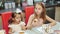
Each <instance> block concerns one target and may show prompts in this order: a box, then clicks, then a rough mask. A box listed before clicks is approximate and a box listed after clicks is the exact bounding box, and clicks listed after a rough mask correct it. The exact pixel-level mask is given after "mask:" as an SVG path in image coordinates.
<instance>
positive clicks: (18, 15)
mask: <svg viewBox="0 0 60 34" xmlns="http://www.w3.org/2000/svg"><path fill="white" fill-rule="evenodd" d="M14 21H15V22H16V23H20V21H21V15H20V14H16V16H15V18H14Z"/></svg>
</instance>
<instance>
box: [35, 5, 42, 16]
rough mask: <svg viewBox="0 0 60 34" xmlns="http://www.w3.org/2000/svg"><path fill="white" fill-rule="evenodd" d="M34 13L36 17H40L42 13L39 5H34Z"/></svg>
mask: <svg viewBox="0 0 60 34" xmlns="http://www.w3.org/2000/svg"><path fill="white" fill-rule="evenodd" d="M35 13H36V14H37V15H40V14H41V13H42V7H41V5H39V4H36V5H35Z"/></svg>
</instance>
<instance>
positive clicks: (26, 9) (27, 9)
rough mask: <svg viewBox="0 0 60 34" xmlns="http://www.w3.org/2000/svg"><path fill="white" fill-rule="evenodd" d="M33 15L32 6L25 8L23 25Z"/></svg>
mask: <svg viewBox="0 0 60 34" xmlns="http://www.w3.org/2000/svg"><path fill="white" fill-rule="evenodd" d="M33 13H34V6H27V7H25V15H26V19H25V23H26V24H27V22H28V19H29V16H30V15H31V14H33Z"/></svg>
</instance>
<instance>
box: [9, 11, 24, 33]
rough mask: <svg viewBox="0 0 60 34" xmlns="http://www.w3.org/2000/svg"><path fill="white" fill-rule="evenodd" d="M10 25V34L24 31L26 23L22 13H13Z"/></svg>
mask: <svg viewBox="0 0 60 34" xmlns="http://www.w3.org/2000/svg"><path fill="white" fill-rule="evenodd" d="M11 17H12V18H11V20H10V24H9V26H8V27H9V34H19V33H20V31H22V29H25V23H24V22H23V21H22V15H21V13H16V12H13V13H12V16H11Z"/></svg>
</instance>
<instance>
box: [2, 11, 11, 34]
mask: <svg viewBox="0 0 60 34" xmlns="http://www.w3.org/2000/svg"><path fill="white" fill-rule="evenodd" d="M11 13H12V12H9V11H8V12H4V13H2V14H1V17H2V25H3V29H4V30H5V31H6V34H8V20H9V19H10V17H11Z"/></svg>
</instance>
